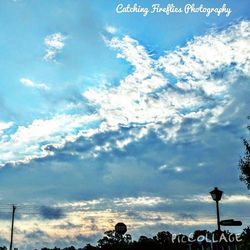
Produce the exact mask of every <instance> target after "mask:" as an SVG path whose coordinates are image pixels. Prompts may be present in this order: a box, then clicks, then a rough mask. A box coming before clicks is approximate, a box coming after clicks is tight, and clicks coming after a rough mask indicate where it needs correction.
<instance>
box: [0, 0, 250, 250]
mask: <svg viewBox="0 0 250 250" xmlns="http://www.w3.org/2000/svg"><path fill="white" fill-rule="evenodd" d="M119 3H122V4H123V5H124V6H127V4H130V5H133V4H134V3H137V5H140V6H141V7H145V8H146V7H148V8H150V6H151V5H152V4H153V3H156V2H154V1H137V2H131V1H121V2H119ZM157 3H159V4H161V5H162V7H165V6H166V5H167V4H168V3H170V2H166V1H158V2H157ZM171 3H173V4H175V5H176V6H177V7H181V8H183V7H184V6H185V4H188V3H190V2H189V1H173V2H171ZM224 3H225V4H227V6H228V7H230V8H231V10H232V13H231V15H230V16H229V17H226V16H225V14H222V15H221V16H216V15H215V14H212V15H211V16H209V17H206V16H205V15H204V14H202V13H196V14H188V15H187V14H184V13H181V14H173V13H172V14H170V15H166V14H149V15H147V16H146V17H144V16H143V15H142V13H123V14H118V13H116V11H115V10H116V6H117V4H118V2H116V1H105V3H104V1H103V2H101V1H97V0H96V1H73V0H71V1H48V0H44V1H31V0H30V1H28V0H16V1H7V0H6V1H1V2H0V27H1V31H2V32H1V34H0V50H1V51H0V53H1V57H0V70H1V74H0V86H1V91H0V155H1V157H0V166H1V167H0V183H1V190H0V220H1V224H0V225H1V232H2V234H1V237H0V244H7V242H8V237H9V227H10V205H9V204H12V203H15V204H18V208H17V220H16V234H15V246H17V247H20V248H21V247H22V249H31V248H30V247H35V246H36V247H41V246H42V245H43V244H47V246H51V247H52V246H54V245H57V246H65V245H72V244H74V245H76V246H81V245H84V244H86V243H88V242H92V243H95V242H96V239H98V238H100V237H101V235H102V233H103V232H104V231H105V230H107V229H110V228H113V226H114V225H115V223H116V222H117V221H119V220H123V221H124V222H125V223H126V224H127V225H128V228H129V232H130V233H131V234H132V236H134V237H135V238H136V237H138V236H139V235H142V234H145V235H148V236H152V235H154V234H156V233H157V232H158V231H160V230H169V231H172V232H176V233H178V232H182V233H189V232H192V231H193V230H194V229H209V230H213V229H214V228H215V218H214V215H215V213H214V212H215V211H214V209H215V208H214V204H213V202H212V201H211V199H210V197H209V193H208V192H209V191H210V190H211V189H212V188H213V187H214V186H218V187H219V188H221V189H222V190H224V191H225V196H224V199H223V202H222V217H223V218H225V219H227V218H229V217H230V218H231V217H232V218H235V219H241V220H243V222H244V223H243V226H246V225H248V224H249V215H248V214H249V213H248V210H249V205H250V198H249V195H248V194H249V191H247V189H246V187H245V186H244V184H243V183H241V182H240V181H239V170H238V161H239V159H240V156H241V155H242V154H243V145H242V137H246V136H247V130H246V126H247V116H248V115H249V94H250V93H249V77H250V71H249V69H250V53H249V46H248V45H249V39H250V22H249V11H248V6H247V1H241V2H240V3H239V2H235V1H224V2H222V1H207V2H204V1H202V2H201V1H198V0H197V1H195V4H196V5H197V6H199V5H200V4H204V5H205V6H206V7H221V6H222V5H223V4H224ZM239 214H240V216H239ZM234 230H236V232H237V230H238V231H240V230H241V228H237V229H234Z"/></svg>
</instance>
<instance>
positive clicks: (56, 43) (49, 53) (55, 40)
mask: <svg viewBox="0 0 250 250" xmlns="http://www.w3.org/2000/svg"><path fill="white" fill-rule="evenodd" d="M65 40H66V36H64V35H63V34H62V33H60V32H58V33H54V34H51V35H48V36H46V37H45V39H44V44H45V45H46V47H47V49H46V54H45V55H44V60H46V61H50V60H54V59H55V58H56V56H57V55H58V54H59V53H60V52H61V51H62V49H63V47H64V45H65V43H64V41H65Z"/></svg>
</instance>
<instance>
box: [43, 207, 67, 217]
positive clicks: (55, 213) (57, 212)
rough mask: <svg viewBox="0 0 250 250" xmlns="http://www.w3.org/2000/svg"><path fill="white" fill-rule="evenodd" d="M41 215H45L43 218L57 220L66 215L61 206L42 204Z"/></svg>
mask: <svg viewBox="0 0 250 250" xmlns="http://www.w3.org/2000/svg"><path fill="white" fill-rule="evenodd" d="M40 215H41V216H42V217H43V219H47V220H57V219H61V218H63V217H64V213H63V211H62V209H61V208H55V207H49V206H41V207H40Z"/></svg>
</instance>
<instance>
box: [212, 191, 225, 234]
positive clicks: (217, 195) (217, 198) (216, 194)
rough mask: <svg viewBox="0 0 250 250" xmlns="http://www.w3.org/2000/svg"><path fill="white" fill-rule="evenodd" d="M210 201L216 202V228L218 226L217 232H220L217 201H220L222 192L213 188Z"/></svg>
mask: <svg viewBox="0 0 250 250" xmlns="http://www.w3.org/2000/svg"><path fill="white" fill-rule="evenodd" d="M210 194H211V196H212V199H213V200H214V201H216V212H217V226H218V231H219V232H221V230H220V211H219V201H220V200H221V197H222V194H223V192H222V191H221V190H219V189H218V188H217V187H215V188H214V190H212V191H211V192H210Z"/></svg>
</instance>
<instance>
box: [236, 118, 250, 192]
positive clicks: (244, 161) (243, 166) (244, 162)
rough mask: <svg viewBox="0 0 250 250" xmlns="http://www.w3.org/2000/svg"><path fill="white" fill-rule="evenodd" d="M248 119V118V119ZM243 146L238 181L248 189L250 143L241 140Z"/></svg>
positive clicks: (249, 183)
mask: <svg viewBox="0 0 250 250" xmlns="http://www.w3.org/2000/svg"><path fill="white" fill-rule="evenodd" d="M248 119H250V116H249V117H248ZM247 129H248V131H249V132H250V126H249V125H248V126H247ZM243 143H244V146H245V155H244V157H242V158H241V159H240V162H239V167H240V170H241V175H240V180H241V181H243V182H245V183H246V185H247V188H248V189H250V141H248V140H247V139H243Z"/></svg>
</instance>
